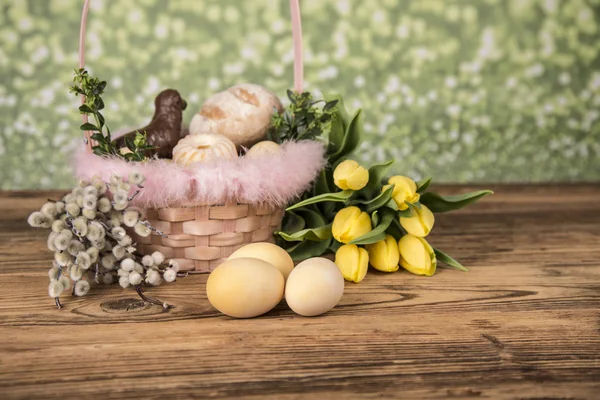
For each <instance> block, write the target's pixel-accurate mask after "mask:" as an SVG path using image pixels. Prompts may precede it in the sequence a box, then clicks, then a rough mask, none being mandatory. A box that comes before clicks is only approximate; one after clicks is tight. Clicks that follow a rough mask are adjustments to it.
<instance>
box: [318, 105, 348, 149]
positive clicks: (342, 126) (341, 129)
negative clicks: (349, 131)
mask: <svg viewBox="0 0 600 400" xmlns="http://www.w3.org/2000/svg"><path fill="white" fill-rule="evenodd" d="M324 98H325V101H327V102H329V101H335V100H337V103H336V105H335V112H334V113H333V115H332V118H333V119H332V120H331V127H330V130H329V145H328V147H327V154H336V153H337V152H339V151H340V149H341V148H342V144H343V142H344V134H345V133H346V128H347V127H348V112H347V111H346V107H345V106H344V100H343V99H342V96H340V95H338V94H332V95H325V96H324Z"/></svg>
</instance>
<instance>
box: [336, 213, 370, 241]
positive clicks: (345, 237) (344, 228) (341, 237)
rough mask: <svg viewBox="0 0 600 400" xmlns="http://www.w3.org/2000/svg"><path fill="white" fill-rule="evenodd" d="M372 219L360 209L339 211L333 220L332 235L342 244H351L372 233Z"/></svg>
mask: <svg viewBox="0 0 600 400" xmlns="http://www.w3.org/2000/svg"><path fill="white" fill-rule="evenodd" d="M371 229H372V228H371V217H369V214H367V213H366V212H364V211H361V210H360V208H358V207H346V208H343V209H341V210H340V211H338V213H337V214H336V215H335V218H334V219H333V225H332V226H331V233H332V234H333V237H334V238H335V239H336V240H337V241H338V242H341V243H349V242H351V241H353V240H354V239H356V238H359V237H361V236H362V235H364V234H367V233H369V232H371Z"/></svg>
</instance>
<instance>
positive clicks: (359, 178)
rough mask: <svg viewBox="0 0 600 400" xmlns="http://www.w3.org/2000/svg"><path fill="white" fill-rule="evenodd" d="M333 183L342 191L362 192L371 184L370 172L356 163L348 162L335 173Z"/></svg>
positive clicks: (338, 167) (336, 169)
mask: <svg viewBox="0 0 600 400" xmlns="http://www.w3.org/2000/svg"><path fill="white" fill-rule="evenodd" d="M333 181H334V183H335V185H336V186H337V187H339V188H340V189H342V190H347V189H352V190H360V189H362V188H364V187H365V186H366V185H367V182H369V171H367V170H366V169H365V168H364V167H363V166H361V165H360V164H359V163H357V162H356V161H353V160H346V161H344V162H342V163H340V164H339V165H338V166H337V167H336V168H335V171H333Z"/></svg>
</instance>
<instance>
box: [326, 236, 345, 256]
mask: <svg viewBox="0 0 600 400" xmlns="http://www.w3.org/2000/svg"><path fill="white" fill-rule="evenodd" d="M342 245H343V243H340V242H338V241H337V240H335V239H333V240H332V241H331V245H330V246H329V248H328V249H327V250H329V251H331V252H333V253H335V252H337V251H338V249H339V248H340V247H342Z"/></svg>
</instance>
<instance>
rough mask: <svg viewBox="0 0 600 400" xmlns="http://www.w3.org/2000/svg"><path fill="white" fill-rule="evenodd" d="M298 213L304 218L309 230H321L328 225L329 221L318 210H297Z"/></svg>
mask: <svg viewBox="0 0 600 400" xmlns="http://www.w3.org/2000/svg"><path fill="white" fill-rule="evenodd" d="M296 213H297V214H298V215H300V216H301V217H302V218H304V220H305V221H306V227H307V228H319V227H321V226H325V225H327V220H326V219H325V218H324V217H323V215H322V214H321V213H320V212H319V211H318V210H317V211H314V210H310V209H302V210H297V211H296Z"/></svg>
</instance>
